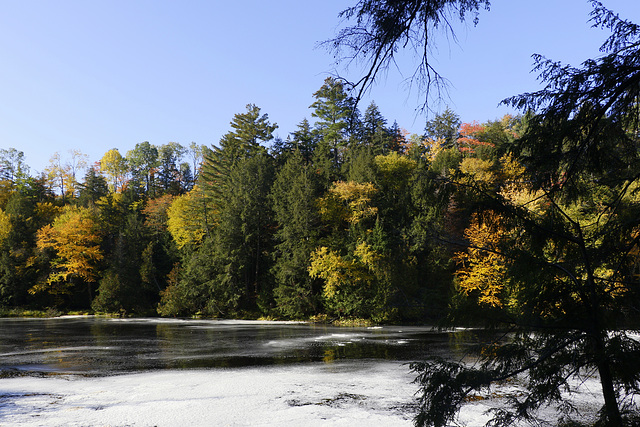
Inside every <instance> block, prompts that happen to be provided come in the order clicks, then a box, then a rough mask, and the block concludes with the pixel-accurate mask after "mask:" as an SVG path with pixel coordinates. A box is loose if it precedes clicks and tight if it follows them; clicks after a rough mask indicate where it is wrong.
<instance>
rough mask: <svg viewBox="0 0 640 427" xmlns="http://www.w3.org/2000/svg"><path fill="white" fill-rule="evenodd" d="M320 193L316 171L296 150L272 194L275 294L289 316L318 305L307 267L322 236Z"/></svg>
mask: <svg viewBox="0 0 640 427" xmlns="http://www.w3.org/2000/svg"><path fill="white" fill-rule="evenodd" d="M318 193H319V185H318V181H317V178H316V176H315V174H314V173H313V171H312V169H311V167H310V166H308V165H305V163H304V157H303V154H302V153H301V152H300V151H295V152H294V153H293V154H292V155H291V157H290V158H289V160H288V161H287V163H286V164H285V165H284V166H283V167H282V169H281V170H280V171H279V172H278V174H277V176H276V179H275V182H274V184H273V187H272V190H271V194H270V198H271V202H272V205H273V211H274V219H275V221H276V223H277V225H278V229H277V231H276V232H275V235H274V237H275V239H276V242H277V243H276V246H275V248H274V258H275V261H274V265H273V269H272V271H273V274H274V278H275V287H274V290H273V293H274V299H275V302H276V306H277V308H278V311H279V312H280V313H282V314H283V315H284V316H287V317H292V318H300V317H302V316H305V315H309V314H311V313H313V312H314V311H315V310H316V308H317V301H316V299H317V298H316V296H315V295H314V293H313V280H312V279H311V278H310V277H309V275H308V273H307V267H308V266H309V262H310V259H309V257H310V254H311V251H312V250H313V249H314V248H315V246H316V245H317V240H318V237H319V236H318V234H319V233H318V230H317V228H318V222H319V215H318V212H317V208H316V203H315V200H316V198H317V196H318Z"/></svg>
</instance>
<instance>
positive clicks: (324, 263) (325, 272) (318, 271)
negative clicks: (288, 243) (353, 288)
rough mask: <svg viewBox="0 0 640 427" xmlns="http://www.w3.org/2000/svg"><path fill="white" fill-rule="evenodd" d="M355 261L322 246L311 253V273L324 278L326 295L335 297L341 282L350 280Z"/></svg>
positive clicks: (312, 275) (315, 276) (314, 276)
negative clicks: (350, 260)
mask: <svg viewBox="0 0 640 427" xmlns="http://www.w3.org/2000/svg"><path fill="white" fill-rule="evenodd" d="M353 267H354V266H353V263H352V262H349V261H345V260H344V259H343V258H342V257H341V256H340V255H339V254H338V253H337V252H334V251H330V250H329V248H327V247H326V246H322V247H320V248H318V249H316V250H315V251H314V252H312V253H311V265H310V266H309V275H310V276H311V277H313V278H318V277H319V278H321V279H324V288H323V291H324V296H325V297H327V298H333V297H334V296H335V295H336V292H337V291H338V288H339V287H340V285H341V284H343V283H345V282H347V281H348V277H349V273H350V270H352V269H353Z"/></svg>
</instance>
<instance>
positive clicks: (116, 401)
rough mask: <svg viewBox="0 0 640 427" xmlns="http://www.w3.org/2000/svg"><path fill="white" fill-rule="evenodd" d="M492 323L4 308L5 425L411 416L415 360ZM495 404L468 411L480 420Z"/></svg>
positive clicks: (384, 421) (463, 341)
mask: <svg viewBox="0 0 640 427" xmlns="http://www.w3.org/2000/svg"><path fill="white" fill-rule="evenodd" d="M481 339H483V333H482V331H476V330H462V329H460V330H455V331H439V330H436V329H434V328H430V327H418V326H381V327H380V326H377V327H334V326H328V325H315V324H307V323H296V322H262V321H237V320H179V319H111V318H99V317H82V316H79V317H62V318H51V319H21V318H20V319H11V318H7V319H0V425H7V426H9V425H10V426H186V425H189V426H218V425H221V426H255V425H261V426H271V425H274V426H276V425H277V426H298V425H304V426H315V425H318V426H326V425H329V426H340V425H344V426H349V427H354V426H377V425H380V426H396V425H397V426H410V425H411V424H412V418H413V416H414V415H415V411H416V404H415V402H416V400H415V393H416V391H417V386H416V385H415V384H413V383H412V381H413V378H414V375H413V374H412V373H411V372H410V370H409V367H408V363H409V362H413V361H417V360H423V359H424V358H425V357H427V356H434V355H435V356H443V357H452V358H456V359H461V358H464V357H465V355H467V354H468V352H469V350H470V348H471V346H473V345H474V344H475V343H477V342H478V340H481ZM492 405H493V403H491V402H490V401H483V400H479V401H478V402H477V403H476V404H474V405H472V407H470V408H466V410H465V411H464V413H463V414H462V415H461V418H460V422H461V423H462V424H463V425H470V426H471V425H482V424H483V423H484V421H486V416H484V415H483V412H484V411H485V410H486V409H489V408H490V407H491V406H492Z"/></svg>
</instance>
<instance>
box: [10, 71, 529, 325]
mask: <svg viewBox="0 0 640 427" xmlns="http://www.w3.org/2000/svg"><path fill="white" fill-rule="evenodd" d="M310 111H311V117H312V118H313V122H310V121H309V120H307V119H304V120H302V121H301V122H300V123H299V125H298V128H297V129H296V130H295V131H294V132H291V133H290V134H289V135H288V137H287V138H286V139H285V140H282V139H279V138H275V137H274V131H275V130H276V129H277V124H275V123H271V122H270V119H269V116H268V114H266V113H263V112H262V111H261V110H260V108H259V107H258V106H256V105H253V104H249V105H247V107H246V111H244V112H241V113H238V114H236V115H235V116H234V117H233V119H232V120H231V123H230V130H229V131H228V133H226V134H225V135H224V136H223V137H222V138H221V139H220V141H219V144H217V145H215V146H210V147H206V146H201V145H198V144H196V143H191V144H190V145H189V146H188V147H185V146H182V145H180V144H179V143H175V142H170V143H167V144H164V145H161V146H155V145H153V144H150V143H149V142H146V141H145V142H141V143H138V144H137V145H136V146H135V148H133V149H132V150H130V151H128V152H127V153H126V154H125V155H122V154H121V153H120V152H119V151H118V149H115V148H114V149H111V150H109V151H107V152H106V153H105V154H104V155H103V157H102V158H101V159H100V160H99V161H98V162H95V163H93V164H90V163H89V161H88V159H87V156H86V155H84V154H82V153H81V152H80V151H79V150H72V151H70V152H69V153H67V156H66V158H65V155H64V154H62V155H61V154H60V153H55V154H54V155H53V156H52V157H51V160H50V163H49V166H48V167H47V168H46V169H45V170H44V171H43V172H42V173H41V174H40V175H38V176H31V175H30V174H29V167H28V165H27V164H26V163H25V161H24V155H23V153H22V152H20V151H18V150H16V149H14V148H10V149H3V150H2V151H1V152H0V162H1V163H0V168H1V169H0V173H1V175H0V176H1V177H2V181H1V185H2V187H1V190H0V230H1V232H0V243H1V244H2V256H1V258H0V265H1V267H0V304H1V305H2V306H4V307H6V308H9V307H21V308H29V309H41V310H45V309H55V310H59V311H69V310H84V311H92V312H96V313H116V314H122V315H162V316H212V317H259V316H262V317H271V318H287V319H308V318H310V317H313V316H317V317H318V318H319V319H327V318H328V319H342V318H363V319H372V320H374V321H397V320H405V321H406V320H412V321H424V319H432V320H433V319H437V318H439V317H440V316H442V314H443V310H445V309H446V307H447V305H448V304H449V302H450V297H451V295H452V283H453V281H454V279H455V278H456V277H461V276H460V275H461V274H463V273H462V271H463V269H466V268H467V267H464V266H463V263H462V261H461V260H462V258H460V257H461V253H460V252H459V251H461V250H462V247H461V246H458V245H457V243H456V241H457V240H461V239H464V238H465V237H464V234H465V229H468V230H467V233H469V232H470V231H469V230H470V229H469V226H470V225H471V222H470V221H469V219H470V218H471V217H472V215H471V214H472V211H473V210H474V209H475V208H474V204H475V203H476V202H474V197H473V196H472V195H471V194H463V192H461V191H459V190H457V189H456V188H455V186H454V185H452V183H453V181H452V179H454V177H455V180H458V181H459V180H463V179H469V177H476V178H477V179H481V180H485V181H486V182H492V183H494V184H495V185H503V184H501V183H504V182H506V180H508V179H509V178H508V177H507V175H508V174H509V173H511V174H513V173H515V172H513V171H511V172H509V171H508V170H507V169H508V168H514V167H515V166H514V165H513V163H514V161H513V160H512V159H510V158H508V156H505V154H504V153H505V147H506V145H508V144H509V143H510V142H512V141H513V140H514V138H515V137H516V136H517V134H518V132H519V131H520V129H521V127H522V119H520V118H513V117H509V116H507V117H504V118H503V119H501V120H499V121H496V122H490V123H486V124H482V125H480V124H478V123H471V124H469V123H465V124H462V123H460V119H459V118H458V117H457V116H456V114H455V113H454V112H453V111H451V110H449V109H447V110H446V111H445V112H444V113H442V114H440V115H438V116H436V117H435V118H434V119H433V120H432V121H430V122H429V123H428V125H427V129H426V131H425V134H424V135H408V134H407V132H406V131H405V130H403V129H401V128H400V127H399V126H398V125H397V124H396V123H394V124H393V125H389V124H388V122H387V120H386V119H385V118H384V117H383V116H382V114H381V113H380V111H379V109H378V107H377V106H376V104H375V103H371V105H369V106H368V107H367V109H366V111H365V112H364V114H361V113H360V112H359V110H358V108H357V107H356V103H355V101H354V99H353V98H351V97H350V96H349V95H348V94H347V92H346V91H345V89H344V88H343V84H342V83H341V82H339V81H338V80H337V79H333V78H327V79H326V80H325V81H324V84H323V85H322V86H321V87H320V89H319V90H318V91H317V92H316V93H314V94H313V103H312V105H311V106H310ZM465 177H466V178H465ZM466 193H468V192H466ZM445 235H446V236H449V237H448V238H446V239H444V238H443V236H445ZM465 277H466V276H465ZM455 280H458V279H455ZM467 281H468V280H467ZM465 283H466V282H465ZM463 286H467V285H463ZM469 286H471V285H469Z"/></svg>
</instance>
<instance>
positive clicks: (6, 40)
mask: <svg viewBox="0 0 640 427" xmlns="http://www.w3.org/2000/svg"><path fill="white" fill-rule="evenodd" d="M354 2H355V0H351V1H337V0H325V1H321V2H320V1H300V0H273V1H264V0H236V1H233V2H231V1H224V2H223V1H213V0H184V1H169V0H153V1H151V0H90V1H87V0H73V1H72V0H55V1H54V0H0V148H9V147H14V148H16V149H18V150H21V151H23V152H24V153H25V156H26V162H27V164H28V165H29V166H30V167H31V171H32V173H35V172H37V171H41V170H42V169H44V168H45V167H46V165H47V164H48V160H49V158H50V157H51V155H52V154H53V153H55V152H60V154H61V156H62V158H63V159H66V158H67V157H68V156H67V155H68V150H70V149H80V150H81V151H82V152H84V153H86V154H88V155H89V157H90V160H91V161H92V162H93V161H97V160H99V159H100V158H101V157H102V155H103V154H104V153H105V152H106V151H107V150H109V149H111V148H118V149H119V150H120V152H121V153H122V154H123V155H124V154H125V153H126V152H127V151H128V150H130V149H131V148H133V147H134V146H135V144H137V143H139V142H142V141H149V142H151V143H152V144H156V145H161V144H164V143H166V142H169V141H176V142H179V143H181V144H183V145H188V144H189V143H190V142H192V141H195V142H197V143H199V144H207V145H209V144H215V143H217V142H218V140H219V139H220V137H221V136H222V135H223V134H224V133H226V132H227V131H228V130H229V122H230V120H231V119H232V117H233V115H234V114H236V113H240V112H244V111H245V105H246V104H248V103H254V104H256V105H258V106H259V107H260V108H261V109H262V111H263V112H264V113H267V114H269V117H270V119H271V121H272V122H276V123H278V125H279V129H278V130H277V131H276V133H277V134H278V135H279V136H280V137H282V138H285V137H286V136H287V135H288V134H289V133H290V132H292V131H294V130H295V129H296V125H297V124H298V123H299V122H300V121H301V120H302V119H303V118H305V117H307V118H309V119H310V118H311V117H310V114H311V111H310V110H309V108H308V107H309V105H310V104H311V103H312V102H313V98H312V94H313V92H315V91H316V90H317V89H318V88H320V86H321V85H322V82H323V80H324V79H325V77H327V76H328V75H331V74H332V73H334V72H336V71H340V72H343V73H344V74H346V75H349V73H351V77H354V78H355V74H356V73H357V71H358V70H357V69H355V68H351V69H350V70H348V73H345V70H343V69H341V68H336V66H335V63H334V59H333V57H332V56H331V55H330V54H329V53H328V52H326V51H325V50H322V49H319V48H316V45H317V43H318V42H320V41H322V40H325V39H327V38H331V37H332V36H333V35H334V34H335V32H336V30H337V29H338V28H339V24H340V22H339V20H338V18H337V15H338V13H339V12H340V11H341V10H342V9H344V8H346V7H347V6H350V5H352V4H353V3H354ZM492 3H493V4H492V7H491V11H489V12H483V13H482V14H481V16H480V22H479V24H478V26H477V27H475V28H474V27H473V26H470V25H468V26H466V27H460V28H459V29H458V39H459V40H458V43H457V44H456V43H449V42H447V40H446V39H445V38H441V39H440V40H439V45H438V46H439V47H438V49H437V51H436V52H434V55H435V62H434V65H435V67H436V68H437V69H438V70H439V71H440V72H441V74H443V75H444V76H445V77H447V78H448V79H449V80H450V82H451V89H450V92H449V96H450V99H449V100H448V101H447V102H445V103H444V104H443V105H442V107H444V106H446V105H447V104H448V105H450V107H451V108H452V109H453V110H454V111H456V112H457V113H458V114H459V115H460V116H461V118H462V120H463V121H473V120H478V121H480V122H482V121H486V120H491V119H496V118H499V117H501V116H502V115H504V114H505V113H507V112H510V111H509V110H508V109H507V108H505V107H500V108H498V107H497V105H498V103H499V102H500V100H501V99H503V98H505V97H508V96H511V95H515V94H518V93H522V92H525V91H532V90H537V89H539V88H540V86H539V84H538V83H537V82H536V78H535V77H536V76H535V75H533V74H531V73H530V70H531V66H532V59H531V54H533V53H541V54H544V55H546V56H547V57H549V58H551V59H554V60H561V61H563V62H566V63H570V64H573V65H578V64H579V63H581V62H582V61H584V60H585V59H587V58H589V57H594V56H597V55H598V48H599V46H600V44H601V43H602V42H603V41H604V40H605V38H606V37H607V36H608V32H606V31H601V30H595V29H591V28H590V24H588V22H587V21H588V19H589V16H588V15H589V12H590V10H591V6H590V2H588V1H586V0H553V1H551V0H537V1H525V0H493V1H492ZM604 4H605V5H606V6H607V7H609V8H611V9H613V10H615V11H617V12H619V13H620V15H621V16H622V17H624V18H627V19H630V20H631V21H634V22H636V23H639V22H640V1H638V0H604ZM410 61H411V58H410V57H407V58H401V60H400V66H401V67H403V69H402V70H401V71H402V72H404V75H403V74H400V73H399V72H398V71H396V70H390V72H389V73H388V75H387V77H386V79H384V80H381V81H380V82H379V83H378V84H377V85H376V86H375V87H374V88H373V90H372V92H370V94H369V97H368V98H367V99H365V100H364V101H363V103H362V105H361V110H362V111H363V110H364V109H365V108H366V106H367V105H368V104H369V102H370V101H371V100H372V99H373V100H375V102H376V103H377V105H378V106H379V108H380V111H381V112H382V114H383V115H384V116H385V117H386V118H387V120H388V121H389V124H391V123H393V121H397V122H398V124H399V125H400V126H401V127H403V128H405V129H407V130H408V131H409V132H412V133H421V132H422V131H423V129H424V123H425V120H426V118H425V117H424V116H420V115H416V112H415V109H416V107H417V106H418V105H419V103H420V95H421V94H419V93H417V92H416V91H413V92H408V91H407V89H406V87H405V85H403V83H402V82H403V79H404V78H405V77H408V76H409V75H410V73H411V71H412V69H411V68H410V67H406V68H405V66H406V65H407V64H410Z"/></svg>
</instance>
